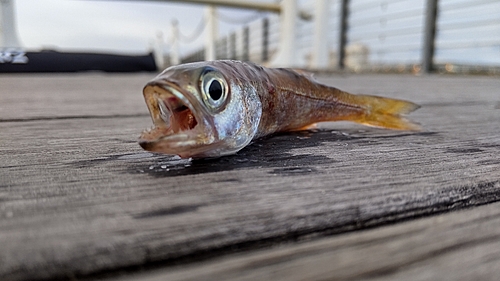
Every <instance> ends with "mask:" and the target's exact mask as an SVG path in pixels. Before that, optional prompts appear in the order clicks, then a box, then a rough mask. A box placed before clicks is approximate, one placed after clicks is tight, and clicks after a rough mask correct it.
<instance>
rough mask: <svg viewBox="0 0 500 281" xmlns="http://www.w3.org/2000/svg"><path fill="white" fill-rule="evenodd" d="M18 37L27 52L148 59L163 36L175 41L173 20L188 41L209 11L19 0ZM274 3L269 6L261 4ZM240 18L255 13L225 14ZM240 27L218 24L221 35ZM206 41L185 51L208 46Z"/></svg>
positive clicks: (97, 0) (86, 0) (82, 0)
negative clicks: (125, 54)
mask: <svg viewBox="0 0 500 281" xmlns="http://www.w3.org/2000/svg"><path fill="white" fill-rule="evenodd" d="M14 1H15V9H16V21H17V31H18V37H19V40H20V42H21V45H22V46H23V47H25V48H27V49H32V50H33V49H41V48H45V49H60V50H61V49H62V50H85V51H89V50H94V51H119V52H133V53H144V52H146V51H148V49H149V46H150V43H151V41H152V40H154V38H155V37H156V34H157V33H158V32H162V33H163V34H164V37H165V39H168V37H169V36H170V30H171V29H170V26H171V22H172V20H174V19H177V20H178V21H179V23H180V29H181V32H182V33H183V34H185V35H186V36H189V35H190V34H192V33H193V31H194V30H195V29H196V27H197V26H198V24H199V22H200V20H201V19H202V17H203V15H204V7H203V6H200V5H194V4H183V3H174V2H164V3H161V2H148V1H140V0H139V1H127V0H125V1H102V0H14ZM261 1H268V2H269V1H270V0H261ZM220 13H224V14H225V15H228V16H231V17H234V18H236V19H238V18H244V17H249V16H252V15H255V14H256V12H255V11H243V10H238V9H220ZM238 26H239V25H235V24H227V23H224V22H220V23H219V29H220V34H222V35H223V34H227V33H229V32H230V31H232V30H236V29H238ZM203 39H204V36H203V35H202V36H201V38H198V40H197V41H196V42H195V43H198V44H191V45H189V46H184V48H183V50H184V51H187V50H189V49H191V50H193V49H195V48H196V45H198V46H200V45H201V44H203Z"/></svg>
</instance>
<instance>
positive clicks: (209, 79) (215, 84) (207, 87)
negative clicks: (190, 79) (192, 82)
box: [201, 71, 228, 110]
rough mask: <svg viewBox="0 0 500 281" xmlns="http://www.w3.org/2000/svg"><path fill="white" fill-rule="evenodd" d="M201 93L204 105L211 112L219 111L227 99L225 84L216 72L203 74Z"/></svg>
mask: <svg viewBox="0 0 500 281" xmlns="http://www.w3.org/2000/svg"><path fill="white" fill-rule="evenodd" d="M201 91H202V97H203V101H204V102H205V104H206V105H207V106H208V107H209V108H210V109H212V110H220V109H221V107H222V106H223V105H224V104H225V101H226V98H227V92H228V88H227V83H226V81H225V80H224V77H222V75H221V74H220V73H218V72H216V71H208V72H205V73H204V74H203V75H202V77H201Z"/></svg>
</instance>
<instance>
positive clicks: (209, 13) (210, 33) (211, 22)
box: [205, 5, 217, 61]
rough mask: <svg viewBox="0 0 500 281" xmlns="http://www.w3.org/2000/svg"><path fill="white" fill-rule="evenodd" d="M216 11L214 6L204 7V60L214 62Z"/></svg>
mask: <svg viewBox="0 0 500 281" xmlns="http://www.w3.org/2000/svg"><path fill="white" fill-rule="evenodd" d="M216 13H217V10H216V8H215V6H213V5H210V6H207V7H206V11H205V15H206V20H207V35H206V41H205V60H207V61H211V60H215V59H216V58H215V56H216V54H215V41H216V40H217V16H216Z"/></svg>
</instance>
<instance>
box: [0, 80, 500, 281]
mask: <svg viewBox="0 0 500 281" xmlns="http://www.w3.org/2000/svg"><path fill="white" fill-rule="evenodd" d="M403 77H404V78H402V80H404V81H405V83H403V82H397V81H396V80H397V79H396V78H394V77H392V76H389V77H386V78H384V76H378V79H387V80H386V81H387V84H381V85H374V86H373V87H376V88H377V89H382V90H383V91H384V93H386V95H389V96H390V95H392V96H400V95H401V96H404V97H407V98H409V99H411V100H417V101H419V102H421V103H423V104H424V107H423V108H422V109H420V110H419V111H417V112H415V114H413V115H412V116H413V119H415V120H417V121H419V122H421V123H422V124H423V125H424V127H425V128H426V129H427V131H425V132H422V133H418V134H408V133H401V132H392V131H383V130H377V129H371V128H364V127H360V126H354V125H351V124H348V125H346V124H342V123H336V124H327V125H325V126H324V127H325V128H326V129H324V130H321V131H318V132H298V133H291V134H285V135H278V136H273V137H270V138H267V139H264V140H260V141H258V142H256V143H255V144H253V145H251V146H250V147H248V148H247V149H245V150H243V151H241V152H240V153H239V154H238V155H236V156H231V157H225V158H221V159H215V160H208V161H195V162H189V161H180V160H178V159H175V158H170V157H166V156H158V155H152V154H149V153H144V152H143V151H142V150H141V149H140V148H139V147H138V145H137V144H136V143H135V137H136V136H137V134H138V133H139V132H140V130H141V129H142V128H144V127H147V126H149V123H150V120H149V117H148V116H146V115H140V116H131V115H130V116H131V117H127V118H125V117H121V118H83V119H64V118H63V119H54V120H32V121H23V122H7V121H3V122H0V132H1V137H0V179H1V180H0V245H2V246H1V247H2V249H1V251H0V279H2V280H35V279H39V280H41V279H51V278H64V277H68V276H70V277H71V276H77V277H78V276H85V275H89V274H95V273H98V272H103V271H113V270H116V269H120V268H127V267H133V266H140V265H147V264H149V263H152V262H161V261H169V262H175V261H177V260H179V259H181V258H186V259H184V260H185V261H186V260H187V261H189V259H191V258H193V257H196V256H200V255H207V253H211V255H219V254H224V253H228V252H233V251H241V250H245V249H252V248H258V247H261V246H262V245H271V244H274V243H281V242H289V241H295V239H306V237H308V239H310V238H311V237H314V236H321V235H327V234H331V233H341V232H345V231H350V230H356V229H364V228H367V227H373V226H378V225H383V224H387V223H392V222H398V221H401V220H407V219H412V218H416V217H419V216H424V215H430V214H435V213H439V212H443V211H448V210H454V209H460V208H463V207H467V206H475V205H481V204H485V203H489V202H494V201H497V200H499V198H500V186H499V180H500V161H499V160H498V152H499V149H500V127H499V126H498V123H499V121H500V114H499V110H498V109H496V101H497V100H498V99H499V97H498V94H497V93H496V92H495V91H494V88H495V86H496V85H498V82H497V81H496V80H489V79H486V78H478V80H474V79H471V78H467V79H466V80H470V81H469V82H470V83H468V84H466V83H461V82H460V81H461V80H454V79H449V78H446V79H441V78H437V77H413V78H412V77H407V76H403ZM338 79H340V80H339V81H340V82H339V83H338V84H341V83H343V82H341V81H344V82H345V81H347V82H345V83H348V82H349V81H348V80H350V79H352V81H354V80H356V81H358V83H357V84H356V85H354V86H355V88H354V89H355V90H354V91H356V89H357V88H358V87H359V89H360V91H361V90H362V91H363V92H365V93H369V94H370V93H371V94H377V93H378V92H377V91H378V90H377V91H371V92H370V91H368V90H369V88H370V87H372V83H375V81H376V80H377V79H373V77H372V76H367V77H363V76H360V77H358V78H357V79H354V78H350V77H346V78H338ZM344 79H345V80H344ZM471 81H479V82H480V83H479V82H478V83H479V84H480V85H479V86H481V87H480V91H478V90H477V87H478V86H477V85H476V84H475V83H472V82H471ZM104 82H105V80H103V81H101V82H100V83H104ZM389 82H390V83H389ZM393 82H394V85H391V83H393ZM349 83H351V82H349ZM349 83H348V84H349ZM352 83H353V82H352ZM403 84H404V85H403ZM456 84H459V87H458V86H456ZM403 86H404V88H403V92H402V93H399V92H398V91H399V89H400V87H403ZM344 88H346V87H344ZM459 88H460V90H459ZM433 89H434V91H433ZM421 91H422V93H420V92H421ZM439 91H443V92H442V94H441V96H440V97H439V98H438V97H436V96H437V94H434V92H439ZM476 91H477V92H478V94H477V95H476V96H475V97H472V98H471V95H473V93H474V92H476ZM1 93H2V96H3V92H1ZM139 95H140V92H139ZM141 99H142V97H141ZM101 102H102V103H103V104H108V103H104V102H103V101H102V100H99V99H97V102H96V103H101ZM99 106H103V105H99ZM108 106H110V105H109V104H108ZM142 106H144V105H143V102H142V100H141V107H142ZM9 108H10V107H9ZM102 108H104V106H103V107H102ZM133 110H135V109H127V111H126V112H129V113H130V112H133ZM82 112H83V111H82ZM89 112H90V111H89ZM79 114H80V113H79ZM81 114H90V113H88V112H83V113H81ZM42 115H43V114H42ZM91 115H95V114H93V113H92V114H91ZM35 116H38V115H35ZM47 116H49V115H47ZM63 117H64V116H63ZM8 118H14V117H12V116H11V117H8ZM8 118H3V119H4V120H6V119H8ZM15 118H17V117H15ZM187 257H188V258H187Z"/></svg>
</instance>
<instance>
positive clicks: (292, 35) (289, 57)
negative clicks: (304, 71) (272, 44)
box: [271, 0, 298, 67]
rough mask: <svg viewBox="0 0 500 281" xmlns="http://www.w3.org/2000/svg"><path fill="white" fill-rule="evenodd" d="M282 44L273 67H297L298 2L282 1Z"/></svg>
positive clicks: (294, 0) (272, 63)
mask: <svg viewBox="0 0 500 281" xmlns="http://www.w3.org/2000/svg"><path fill="white" fill-rule="evenodd" d="M280 5H281V14H280V41H279V42H280V44H279V49H278V54H277V55H276V57H275V58H274V59H273V61H272V62H271V65H272V66H273V67H296V66H298V58H297V53H296V52H297V32H296V30H297V28H296V23H297V15H298V7H297V0H281V2H280Z"/></svg>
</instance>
